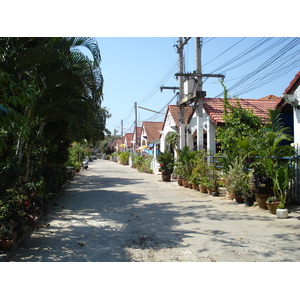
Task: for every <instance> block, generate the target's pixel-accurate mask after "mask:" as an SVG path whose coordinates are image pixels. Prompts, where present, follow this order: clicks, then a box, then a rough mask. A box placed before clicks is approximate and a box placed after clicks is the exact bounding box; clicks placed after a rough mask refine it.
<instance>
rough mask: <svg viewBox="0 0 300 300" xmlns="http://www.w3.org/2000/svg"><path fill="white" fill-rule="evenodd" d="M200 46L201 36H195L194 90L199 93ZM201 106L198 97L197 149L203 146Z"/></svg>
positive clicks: (200, 80) (200, 88) (201, 100)
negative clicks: (195, 75)
mask: <svg viewBox="0 0 300 300" xmlns="http://www.w3.org/2000/svg"><path fill="white" fill-rule="evenodd" d="M201 48H202V45H201V38H200V37H196V73H197V74H198V76H197V87H196V91H199V92H200V94H201V92H202V65H201ZM202 108H203V98H202V97H200V99H199V100H198V105H197V150H200V149H202V148H203V125H202V123H201V118H202V117H203V113H202Z"/></svg>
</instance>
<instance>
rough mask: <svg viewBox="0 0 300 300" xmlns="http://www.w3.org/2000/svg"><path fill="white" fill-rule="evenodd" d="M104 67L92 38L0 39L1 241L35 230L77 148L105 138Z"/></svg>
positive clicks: (60, 184)
mask: <svg viewBox="0 0 300 300" xmlns="http://www.w3.org/2000/svg"><path fill="white" fill-rule="evenodd" d="M82 47H85V48H87V49H88V50H89V51H90V53H91V55H92V59H90V58H88V57H87V56H86V55H84V54H83V53H82V52H81V50H80V49H82ZM100 61H101V57H100V50H99V47H98V45H97V43H96V41H95V40H94V39H93V38H61V37H54V38H51V37H47V38H27V37H22V38H17V37H14V38H0V104H1V105H2V106H3V107H4V108H5V109H6V110H7V112H8V114H7V115H3V114H2V115H0V228H1V231H0V235H1V232H5V231H7V229H8V228H15V229H17V231H18V232H26V231H27V230H28V229H30V228H32V227H34V219H35V215H36V214H37V212H38V211H39V212H41V211H43V210H44V209H45V208H46V207H47V204H48V203H49V202H50V201H51V199H52V198H53V195H55V193H56V192H57V191H58V189H59V188H60V187H61V186H62V184H63V183H64V182H65V181H66V166H67V164H68V163H70V161H73V162H75V161H78V162H80V160H81V156H79V155H84V151H85V150H83V151H81V150H82V149H80V147H85V146H86V145H87V144H88V145H96V143H98V142H99V140H102V139H104V135H105V134H106V133H107V131H106V129H105V124H106V119H107V118H108V117H109V113H108V111H107V109H106V108H105V107H102V99H103V98H102V89H103V77H102V73H101V68H100ZM85 148H86V147H85ZM70 149H72V151H71V152H70ZM79 153H80V154H79ZM76 155H77V156H76Z"/></svg>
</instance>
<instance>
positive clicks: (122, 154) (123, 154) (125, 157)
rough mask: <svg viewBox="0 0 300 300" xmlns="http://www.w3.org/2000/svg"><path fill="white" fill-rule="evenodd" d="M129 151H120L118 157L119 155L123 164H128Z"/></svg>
mask: <svg viewBox="0 0 300 300" xmlns="http://www.w3.org/2000/svg"><path fill="white" fill-rule="evenodd" d="M129 155H130V153H129V152H127V151H126V152H120V154H119V157H120V163H121V164H123V165H128V164H129Z"/></svg>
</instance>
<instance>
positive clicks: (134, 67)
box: [96, 37, 300, 134]
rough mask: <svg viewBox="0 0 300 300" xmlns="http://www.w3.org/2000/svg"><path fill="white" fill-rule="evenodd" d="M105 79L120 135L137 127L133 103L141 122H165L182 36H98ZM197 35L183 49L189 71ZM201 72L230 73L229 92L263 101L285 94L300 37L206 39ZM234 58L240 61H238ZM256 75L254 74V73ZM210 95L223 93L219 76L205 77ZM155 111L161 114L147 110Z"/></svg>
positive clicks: (106, 101)
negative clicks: (177, 45)
mask: <svg viewBox="0 0 300 300" xmlns="http://www.w3.org/2000/svg"><path fill="white" fill-rule="evenodd" d="M96 40H97V42H98V45H99V48H100V52H101V58H102V62H101V69H102V74H103V77H104V90H103V92H104V98H103V103H102V105H103V106H104V107H106V108H107V109H108V110H109V112H110V113H111V115H112V116H111V118H109V119H108V120H107V128H108V129H109V130H110V131H111V133H114V131H115V130H117V134H121V122H122V121H121V120H123V133H126V132H132V131H133V128H134V120H135V111H134V103H135V102H137V106H140V107H142V108H138V112H137V115H138V125H139V126H141V124H142V122H143V121H163V118H164V114H165V112H166V106H167V104H176V101H177V98H176V94H175V93H174V91H173V90H166V89H165V90H163V91H162V92H161V90H160V87H161V86H166V87H174V86H177V87H179V80H177V79H176V78H175V75H174V74H175V73H177V72H179V69H178V53H177V52H176V48H175V47H174V45H176V44H177V41H178V37H97V38H96ZM195 40H196V39H195V37H192V38H191V39H190V40H189V41H188V43H187V45H186V46H185V47H184V57H185V59H184V61H185V72H193V71H195V69H196V53H195ZM202 41H203V43H202V51H201V60H202V72H203V73H209V74H223V75H225V79H224V84H225V86H226V87H227V88H228V89H229V94H230V96H237V97H239V98H251V99H256V98H257V99H258V98H262V97H264V96H268V95H271V94H272V95H275V96H281V95H282V94H283V92H284V90H285V88H286V87H287V86H288V85H289V83H290V82H291V81H292V79H293V78H294V76H295V75H296V73H297V72H298V71H299V70H300V67H299V66H300V39H299V38H293V37H290V38H287V37H285V38H281V37H273V38H272V37H269V38H263V37H257V38H254V37H246V38H244V37H215V38H214V37H204V38H203V39H202ZM233 59H235V60H233ZM251 75H253V76H251ZM203 90H204V91H206V94H207V97H216V96H218V97H223V94H222V93H223V88H222V86H221V84H220V82H219V79H218V78H205V79H204V83H203ZM143 108H146V109H150V110H153V111H157V112H160V114H157V113H154V112H151V111H148V110H145V109H143Z"/></svg>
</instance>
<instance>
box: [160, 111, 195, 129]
mask: <svg viewBox="0 0 300 300" xmlns="http://www.w3.org/2000/svg"><path fill="white" fill-rule="evenodd" d="M169 111H170V113H171V116H172V118H173V119H174V122H175V124H176V127H177V129H178V130H179V126H180V109H179V106H177V105H168V109H167V112H166V116H165V120H164V123H165V122H166V118H167V115H168V112H169ZM192 114H193V106H184V125H187V123H188V121H189V120H190V118H191V116H192Z"/></svg>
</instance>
